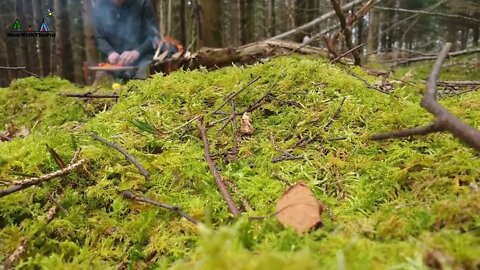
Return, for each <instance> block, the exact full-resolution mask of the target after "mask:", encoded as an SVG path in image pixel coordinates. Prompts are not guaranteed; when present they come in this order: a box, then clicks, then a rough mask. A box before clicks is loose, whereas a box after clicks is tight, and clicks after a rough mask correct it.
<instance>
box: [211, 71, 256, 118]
mask: <svg viewBox="0 0 480 270" xmlns="http://www.w3.org/2000/svg"><path fill="white" fill-rule="evenodd" d="M260 78H261V76H258V77H256V78H255V79H253V80H252V81H250V82H249V83H248V84H247V85H245V86H244V87H242V89H240V90H238V91H237V92H234V93H231V94H229V95H228V96H226V97H225V101H224V102H223V103H222V104H221V105H220V106H219V107H218V108H217V109H216V110H215V111H213V113H212V114H215V113H217V112H218V111H220V110H221V109H222V108H223V107H224V106H225V105H227V103H229V102H230V100H232V99H233V98H235V97H236V96H237V95H238V94H240V93H241V92H243V91H244V90H245V89H247V88H248V87H249V86H250V85H252V84H254V83H255V82H257V81H258V80H260Z"/></svg>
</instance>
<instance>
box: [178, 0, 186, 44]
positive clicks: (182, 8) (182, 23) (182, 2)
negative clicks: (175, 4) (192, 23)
mask: <svg viewBox="0 0 480 270" xmlns="http://www.w3.org/2000/svg"><path fill="white" fill-rule="evenodd" d="M186 2H187V0H180V42H181V43H182V44H183V46H187V22H186V20H187V3H186Z"/></svg>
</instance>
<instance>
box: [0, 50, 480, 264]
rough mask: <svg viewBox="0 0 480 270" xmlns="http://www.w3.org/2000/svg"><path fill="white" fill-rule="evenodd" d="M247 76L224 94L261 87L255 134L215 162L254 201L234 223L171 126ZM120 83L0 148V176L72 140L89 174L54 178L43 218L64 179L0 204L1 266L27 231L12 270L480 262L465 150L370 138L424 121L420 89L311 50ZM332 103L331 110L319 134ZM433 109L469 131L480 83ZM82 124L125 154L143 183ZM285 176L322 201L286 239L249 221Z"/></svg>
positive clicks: (246, 97) (223, 142)
mask: <svg viewBox="0 0 480 270" xmlns="http://www.w3.org/2000/svg"><path fill="white" fill-rule="evenodd" d="M354 72H356V73H358V74H360V75H361V76H362V77H366V78H367V77H368V76H367V75H365V74H363V73H362V71H361V70H359V69H354ZM257 76H261V78H260V80H259V81H258V82H257V83H255V84H253V85H252V86H251V87H250V88H248V89H246V90H245V91H243V92H241V93H240V94H239V95H238V96H237V97H236V99H235V104H236V108H237V111H242V110H244V109H246V108H247V107H248V106H250V105H251V104H252V103H254V102H255V101H256V100H258V99H259V98H261V97H262V96H264V95H265V94H267V93H271V94H272V95H273V96H275V97H276V98H275V99H272V100H271V102H269V103H266V104H264V105H263V106H262V107H261V108H259V109H257V110H255V111H254V112H253V113H252V119H253V126H254V128H255V133H254V135H253V136H252V137H249V138H243V139H242V140H241V141H240V148H239V155H238V159H237V160H234V161H226V160H222V159H219V160H218V162H217V167H218V169H219V170H220V173H221V174H222V176H223V177H224V178H225V179H229V180H231V181H233V182H235V183H236V184H237V185H238V193H234V194H233V197H234V199H235V200H236V201H240V200H241V199H242V198H245V199H247V200H248V201H249V203H250V205H251V207H252V208H253V209H252V210H250V211H248V212H246V213H245V214H244V217H242V218H240V219H239V220H238V221H234V220H233V219H232V217H231V215H230V214H229V212H228V208H227V206H226V204H225V203H224V201H223V199H222V197H221V195H220V194H219V192H218V190H217V187H216V186H215V184H214V181H213V178H212V175H211V173H210V171H209V169H208V166H207V163H206V162H205V160H204V157H203V142H202V141H201V139H199V134H198V132H197V131H196V128H195V127H196V123H195V122H194V123H192V124H190V125H188V126H186V127H185V128H181V129H175V128H177V127H179V126H181V125H182V124H183V123H185V122H187V121H188V120H189V119H191V118H192V117H193V116H195V115H198V114H207V116H206V118H205V121H206V122H210V123H211V122H213V121H215V120H217V119H220V118H222V117H224V115H222V114H220V115H211V114H208V113H211V112H213V111H214V109H215V108H217V107H218V106H219V105H220V104H221V103H222V102H223V101H224V98H225V97H226V96H227V95H228V94H229V93H231V92H234V91H237V90H239V89H241V88H242V87H243V86H244V85H246V84H247V83H248V82H249V81H251V80H252V79H253V78H255V77H257ZM371 79H372V81H374V80H375V79H374V78H371ZM129 88H131V89H132V90H131V92H130V93H127V94H125V95H124V96H122V98H121V100H120V102H119V103H118V104H116V105H115V106H114V107H113V108H112V109H111V110H110V111H106V112H102V113H99V114H97V115H96V117H95V118H93V119H91V120H89V121H88V122H87V123H86V124H85V126H83V127H82V128H80V129H78V128H73V127H72V125H73V124H69V123H66V124H63V125H62V126H57V127H53V126H52V127H50V128H49V129H48V130H47V131H45V132H42V133H34V134H32V135H31V136H28V137H26V138H23V139H15V140H13V141H11V142H8V143H2V144H0V179H12V178H14V176H13V175H14V173H15V174H19V173H22V174H28V175H41V174H44V173H47V172H51V171H54V170H56V169H57V167H56V165H55V163H54V161H53V160H52V158H51V157H50V155H49V153H48V150H47V149H46V147H45V143H48V144H49V145H50V146H52V147H53V148H55V150H56V151H57V152H58V153H59V154H60V155H61V156H62V158H63V159H64V160H70V158H71V156H72V154H73V152H74V151H75V149H76V148H77V147H81V148H82V157H83V158H86V159H87V160H88V165H87V166H86V167H85V170H86V171H87V173H85V172H83V173H78V174H72V175H70V176H68V179H67V182H68V183H69V185H68V187H67V188H65V189H64V191H65V194H64V196H63V199H61V204H62V206H63V207H64V208H65V209H66V210H67V211H68V213H66V214H65V213H60V214H59V215H58V217H56V218H55V219H54V220H53V221H52V222H51V223H50V224H48V225H45V221H44V216H45V212H46V210H47V209H48V207H50V206H51V204H50V203H49V200H48V193H49V192H53V191H55V190H56V188H58V185H59V183H60V182H61V181H65V180H54V181H51V182H49V183H47V184H44V185H43V186H42V187H33V188H30V189H28V190H25V191H22V192H18V193H15V194H12V195H10V196H8V197H4V198H2V199H0V228H1V229H0V260H3V259H4V258H5V257H6V256H8V255H9V254H10V253H11V252H12V251H13V250H14V249H15V248H16V247H17V246H18V244H19V242H20V239H21V238H22V237H28V238H29V239H31V241H30V244H29V245H28V251H27V253H26V254H25V256H24V257H23V258H22V261H21V263H20V264H19V267H20V268H22V269H23V268H24V269H30V268H34V267H43V268H47V269H59V268H73V269H113V268H115V267H116V265H118V264H119V263H120V262H122V261H125V262H128V263H127V265H128V266H130V267H132V268H135V269H138V268H142V267H147V265H149V266H148V267H150V268H153V269H155V268H160V269H165V268H170V267H173V268H176V269H319V268H322V269H336V268H342V269H344V268H348V269H386V268H398V269H422V268H425V263H424V260H423V256H424V255H425V254H426V253H428V252H429V251H430V250H441V251H442V254H445V256H448V258H450V257H451V259H448V260H447V259H445V260H441V258H440V259H439V260H440V261H444V262H445V263H448V264H451V265H453V267H456V266H462V267H465V268H468V269H475V267H478V266H479V265H480V259H479V256H478V254H480V218H479V217H480V207H479V203H478V202H479V201H480V193H475V192H474V191H473V190H471V189H470V188H468V186H469V185H470V184H471V183H475V182H476V181H478V179H480V169H479V168H480V166H479V165H480V160H479V159H478V154H477V153H476V152H475V151H473V150H471V149H469V148H468V147H465V146H464V145H462V144H461V143H460V142H459V141H458V140H457V139H455V138H453V137H452V136H451V135H449V134H432V135H429V136H424V137H420V138H413V139H403V140H389V141H383V142H373V141H370V140H368V137H369V136H370V135H372V134H375V133H378V132H382V131H389V130H394V129H400V128H408V127H413V126H417V125H422V124H426V123H429V122H430V121H431V119H432V118H431V116H430V115H429V114H428V113H427V112H426V111H424V110H423V109H422V108H421V107H420V105H419V102H420V98H421V95H420V91H421V90H422V89H423V85H422V84H418V85H416V86H405V87H401V88H399V89H397V90H396V91H395V92H394V93H393V94H392V95H384V94H382V93H379V92H376V91H374V90H371V89H368V88H367V87H366V85H365V84H364V83H363V82H362V81H360V80H357V79H356V78H354V77H352V76H350V75H348V73H347V72H345V70H343V69H342V68H340V67H337V66H334V65H330V64H328V63H326V62H325V61H324V60H322V59H314V58H304V57H302V58H300V57H290V58H278V59H275V60H272V61H269V62H268V63H266V64H262V65H255V66H252V67H248V68H234V67H231V68H225V69H222V70H218V71H215V72H208V73H207V72H202V71H193V72H184V71H179V72H176V73H174V74H172V75H170V76H168V77H162V76H155V77H154V78H152V79H150V80H147V81H133V82H131V83H130V85H129ZM8 91H9V90H7V92H8ZM343 98H346V100H345V104H344V106H343V108H342V109H341V112H340V114H339V117H338V119H335V120H334V122H333V123H332V124H331V126H330V128H329V130H328V131H325V129H324V125H325V124H326V123H327V122H329V121H330V119H331V118H332V116H333V114H334V113H335V111H337V109H338V107H339V105H340V103H341V101H342V99H343ZM12 102H15V101H12ZM442 103H443V104H444V105H445V106H446V107H447V108H449V109H450V110H451V111H452V112H453V113H455V114H456V115H458V116H459V117H461V118H462V119H464V120H465V121H466V122H468V123H469V124H470V125H472V126H474V127H477V128H478V127H480V93H476V92H471V93H468V94H465V95H460V96H455V97H451V98H447V99H444V100H442ZM223 111H224V112H225V113H230V108H229V107H228V106H227V107H225V108H224V109H223ZM153 127H154V128H153ZM171 130H175V131H174V132H172V133H168V131H171ZM152 131H155V132H152ZM89 132H95V133H97V134H99V135H100V136H102V137H103V138H106V139H108V140H110V141H113V142H115V143H117V144H119V145H121V146H122V147H123V148H125V149H127V150H128V151H129V152H130V153H131V154H132V155H133V156H135V157H136V158H137V159H138V160H139V161H140V162H141V163H142V164H143V165H144V166H145V167H146V169H147V170H148V171H149V172H150V174H151V180H150V181H148V182H147V181H146V180H145V179H144V178H143V177H142V176H141V175H140V174H139V173H138V171H137V170H136V168H135V167H134V166H133V165H131V164H130V163H129V162H128V161H126V160H125V159H124V157H123V156H122V155H121V154H119V153H117V152H116V151H115V150H113V149H111V148H108V147H106V146H103V145H101V144H100V143H98V142H95V141H93V140H92V139H91V138H90V137H89V136H88V133H89ZM153 133H155V134H153ZM208 136H209V139H210V142H211V150H212V152H213V153H214V154H216V153H223V152H226V151H228V150H230V149H231V148H232V146H233V141H232V127H231V125H228V126H227V127H226V128H224V129H222V124H217V125H215V126H214V127H213V128H211V129H210V130H209V131H208ZM305 136H308V137H313V136H319V137H320V138H323V140H317V141H314V142H312V143H310V144H308V145H306V147H305V148H295V149H293V153H292V154H294V155H300V156H303V157H304V158H303V159H302V160H293V161H284V162H279V163H273V162H272V158H275V157H278V156H279V155H281V154H282V153H283V152H284V151H286V150H287V149H290V148H291V147H292V146H293V145H294V144H295V143H296V142H298V140H299V139H300V138H302V137H305ZM339 137H344V138H343V139H341V140H340V139H338V138H339ZM298 181H304V182H306V183H307V184H308V185H309V187H310V188H311V189H312V191H313V192H314V193H315V194H316V196H317V197H318V198H319V200H320V201H322V202H323V203H324V204H325V205H326V206H327V207H328V208H329V209H330V211H331V215H327V214H324V216H323V220H324V226H323V227H322V228H320V229H319V230H315V231H312V232H310V233H308V234H305V235H297V234H296V233H295V232H294V231H293V230H292V229H289V228H284V227H282V226H281V225H280V224H279V223H278V222H277V221H276V220H275V218H274V217H271V218H267V219H265V220H249V219H248V218H247V217H249V216H269V215H271V214H272V213H273V212H274V211H275V207H274V206H275V203H276V201H277V199H278V198H279V197H280V195H281V194H282V193H283V191H284V190H285V189H286V188H287V187H288V185H289V184H293V183H296V182H298ZM124 190H134V191H136V192H138V193H143V194H145V196H147V197H149V198H152V199H155V200H158V201H160V202H165V203H169V204H174V205H178V206H181V207H182V209H183V210H184V211H185V212H186V213H189V214H190V215H192V216H194V217H195V218H197V219H199V220H201V221H202V223H203V225H201V226H200V227H198V228H197V227H195V226H193V225H192V224H191V223H189V222H188V221H187V220H185V219H181V218H179V217H178V216H177V215H175V214H174V213H172V212H169V211H166V210H164V209H158V208H155V207H153V206H149V205H138V204H135V203H132V202H129V201H126V200H125V199H124V198H122V196H121V193H120V192H121V191H124Z"/></svg>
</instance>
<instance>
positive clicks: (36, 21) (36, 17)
mask: <svg viewBox="0 0 480 270" xmlns="http://www.w3.org/2000/svg"><path fill="white" fill-rule="evenodd" d="M32 10H33V27H34V28H38V26H39V25H40V22H41V19H40V5H39V2H38V0H32ZM40 41H41V40H40V38H35V53H34V55H35V56H37V57H38V67H37V73H38V75H40V76H45V67H44V57H45V54H44V52H43V51H42V49H41V46H40Z"/></svg>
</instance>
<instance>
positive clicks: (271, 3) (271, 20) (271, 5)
mask: <svg viewBox="0 0 480 270" xmlns="http://www.w3.org/2000/svg"><path fill="white" fill-rule="evenodd" d="M267 4H268V5H267V30H268V37H273V36H275V35H276V31H275V28H276V24H277V22H276V13H275V0H268V3H267Z"/></svg>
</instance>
